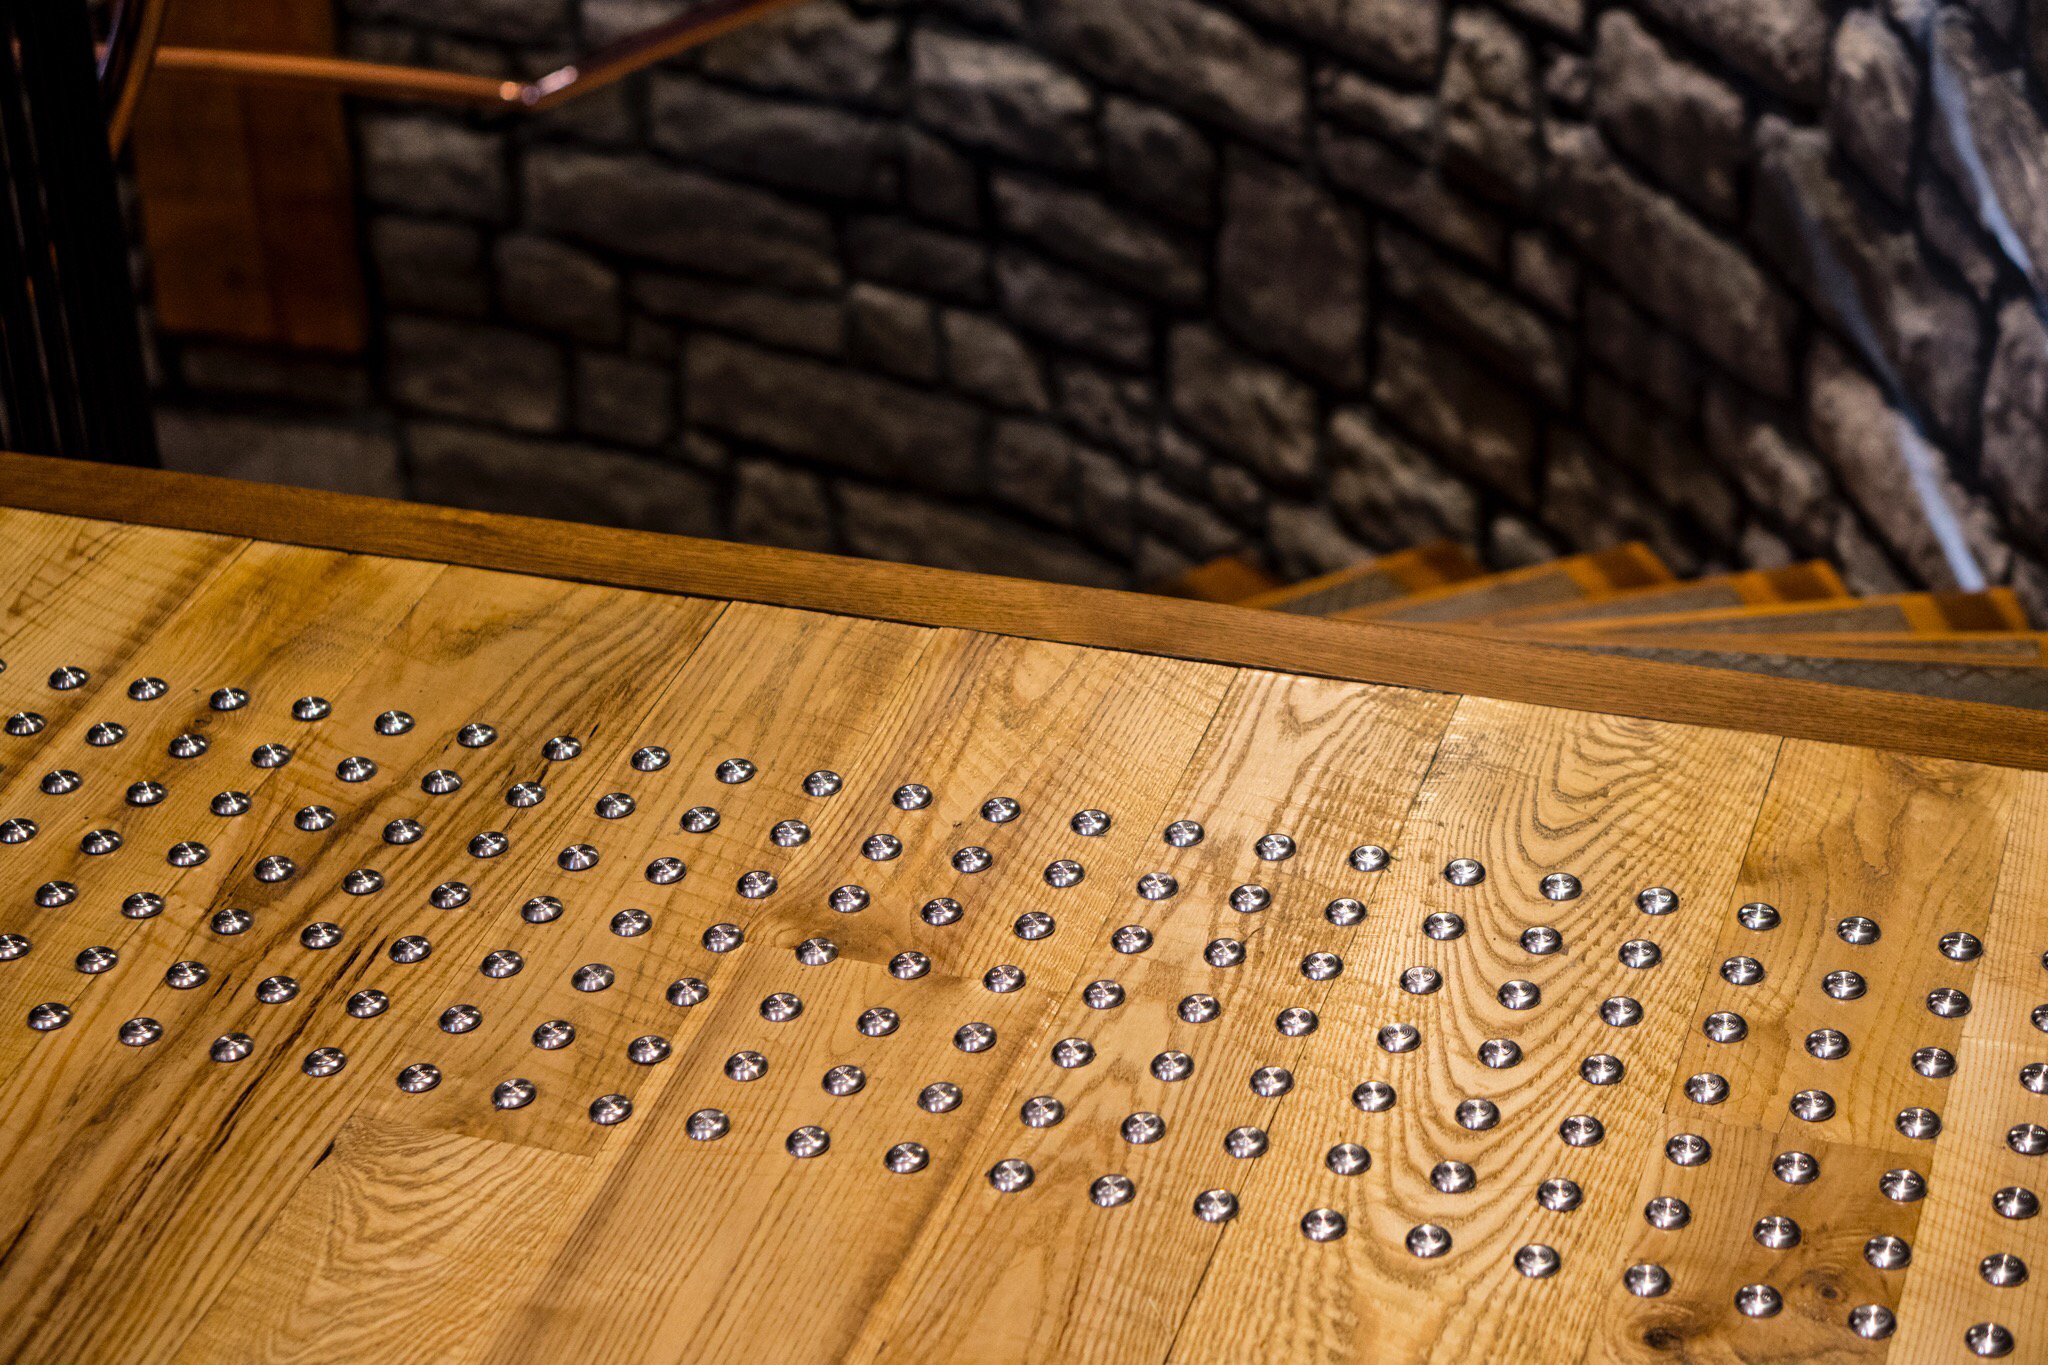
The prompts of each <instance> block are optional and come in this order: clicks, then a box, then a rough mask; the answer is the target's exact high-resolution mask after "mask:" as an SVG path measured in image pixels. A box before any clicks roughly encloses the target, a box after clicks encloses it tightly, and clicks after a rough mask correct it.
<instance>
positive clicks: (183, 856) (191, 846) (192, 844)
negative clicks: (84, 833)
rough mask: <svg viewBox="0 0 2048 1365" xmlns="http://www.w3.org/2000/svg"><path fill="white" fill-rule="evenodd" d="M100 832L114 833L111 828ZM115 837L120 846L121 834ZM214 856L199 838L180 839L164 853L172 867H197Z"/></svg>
mask: <svg viewBox="0 0 2048 1365" xmlns="http://www.w3.org/2000/svg"><path fill="white" fill-rule="evenodd" d="M100 832H101V833H112V831H111V830H103V831H100ZM88 837H90V836H88ZM114 839H115V843H114V847H116V848H119V847H120V836H119V835H115V836H114ZM212 856H213V850H211V849H209V848H208V847H207V846H206V845H205V844H202V843H200V842H199V841H198V840H197V839H180V840H179V841H178V842H177V843H175V844H172V845H171V847H170V850H169V851H168V852H166V853H165V854H164V861H165V862H167V863H169V864H170V865H171V866H172V867H197V866H199V865H200V864H201V863H203V862H205V861H206V860H207V859H208V858H210V857H212Z"/></svg>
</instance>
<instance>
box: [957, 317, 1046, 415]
mask: <svg viewBox="0 0 2048 1365" xmlns="http://www.w3.org/2000/svg"><path fill="white" fill-rule="evenodd" d="M939 330H940V334H941V336H942V337H943V338H944V340H945V347H946V378H947V379H948V380H949V381H950V382H951V383H952V385H953V387H954V388H956V389H959V390H961V391H962V392H963V393H968V394H972V395H973V396H974V397H976V398H979V399H981V400H982V401H983V402H986V403H992V404H994V405H995V406H997V407H999V408H1014V409H1022V410H1024V411H1027V412H1045V411H1047V410H1048V409H1050V408H1051V406H1052V402H1051V400H1050V399H1049V398H1048V397H1047V396H1046V391H1045V376H1044V374H1043V373H1042V371H1041V370H1040V368H1039V364H1038V358H1037V357H1036V356H1034V355H1033V354H1032V353H1031V349H1030V348H1029V347H1028V346H1026V345H1025V344H1024V342H1023V340H1022V339H1021V338H1020V337H1018V335H1017V334H1016V333H1015V332H1013V331H1011V330H1010V329H1009V328H1007V327H1005V326H1003V324H1002V323H1000V322H997V321H996V320H995V319H994V318H991V317H987V316H984V315H983V314H980V313H965V312H961V311H960V310H959V309H956V308H948V309H947V310H946V311H945V312H944V313H943V314H941V315H940V321H939Z"/></svg>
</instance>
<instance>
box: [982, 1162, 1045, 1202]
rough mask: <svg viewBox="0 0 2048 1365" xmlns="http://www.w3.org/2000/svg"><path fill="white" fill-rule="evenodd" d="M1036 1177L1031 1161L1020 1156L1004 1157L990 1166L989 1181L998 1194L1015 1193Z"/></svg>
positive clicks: (1026, 1186)
mask: <svg viewBox="0 0 2048 1365" xmlns="http://www.w3.org/2000/svg"><path fill="white" fill-rule="evenodd" d="M1035 1178H1036V1175H1035V1173H1034V1172H1033V1171H1032V1169H1031V1163H1030V1162H1028V1161H1024V1160H1021V1159H1020V1158H1018V1157H1014V1156H1011V1157H1004V1158H1003V1159H1002V1160H1001V1161H998V1162H997V1163H996V1164H995V1165H993V1166H991V1167H989V1168H988V1183H989V1184H990V1185H991V1186H993V1187H994V1188H995V1190H996V1192H997V1193H998V1194H1015V1193H1016V1192H1017V1191H1019V1190H1022V1189H1026V1188H1028V1187H1029V1186H1030V1184H1031V1182H1032V1181H1033V1180H1034V1179H1035Z"/></svg>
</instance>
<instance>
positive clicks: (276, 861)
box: [250, 853, 299, 884]
mask: <svg viewBox="0 0 2048 1365" xmlns="http://www.w3.org/2000/svg"><path fill="white" fill-rule="evenodd" d="M250 870H251V871H252V872H254V873H255V876H256V880H257V881H259V882H263V883H265V884H274V883H277V882H282V881H289V880H291V878H292V875H293V874H294V873H296V872H297V871H298V870H299V865H298V864H297V863H295V862H293V861H292V860H291V859H290V858H287V857H285V856H284V855H283V854H282V853H267V854H265V855H264V856H263V857H261V858H258V859H257V860H256V863H255V866H254V867H253V868H251V869H250Z"/></svg>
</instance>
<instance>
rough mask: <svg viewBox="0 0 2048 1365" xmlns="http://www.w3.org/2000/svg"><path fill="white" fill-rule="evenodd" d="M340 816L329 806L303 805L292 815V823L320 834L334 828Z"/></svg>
mask: <svg viewBox="0 0 2048 1365" xmlns="http://www.w3.org/2000/svg"><path fill="white" fill-rule="evenodd" d="M338 818H339V817H337V816H336V815H335V813H334V811H333V810H332V809H330V808H329V807H327V806H303V807H301V808H300V809H299V812H298V814H296V815H294V816H293V817H292V823H293V824H294V825H296V826H298V827H299V828H300V829H302V830H304V831H305V832H306V833H308V834H318V833H320V832H321V831H322V830H329V829H333V828H334V825H335V821H336V820H337V819H338Z"/></svg>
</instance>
